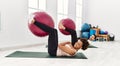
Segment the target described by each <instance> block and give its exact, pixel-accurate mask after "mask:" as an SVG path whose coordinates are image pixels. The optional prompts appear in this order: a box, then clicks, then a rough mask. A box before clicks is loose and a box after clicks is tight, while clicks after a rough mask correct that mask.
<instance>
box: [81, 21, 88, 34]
mask: <svg viewBox="0 0 120 66" xmlns="http://www.w3.org/2000/svg"><path fill="white" fill-rule="evenodd" d="M89 30H90V25H89V24H88V23H83V25H82V27H81V31H82V32H86V31H87V32H88V31H89Z"/></svg>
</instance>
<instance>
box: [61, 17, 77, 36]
mask: <svg viewBox="0 0 120 66" xmlns="http://www.w3.org/2000/svg"><path fill="white" fill-rule="evenodd" d="M60 22H61V23H62V24H63V26H64V27H66V28H69V29H73V30H75V29H76V27H75V23H74V21H73V20H72V19H70V18H66V19H62V20H61V21H60ZM59 30H60V32H61V33H63V34H64V35H70V33H69V32H67V31H65V30H63V29H59Z"/></svg>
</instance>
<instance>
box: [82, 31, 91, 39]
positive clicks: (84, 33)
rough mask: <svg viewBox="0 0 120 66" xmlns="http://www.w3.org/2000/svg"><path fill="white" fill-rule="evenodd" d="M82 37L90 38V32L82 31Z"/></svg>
mask: <svg viewBox="0 0 120 66" xmlns="http://www.w3.org/2000/svg"><path fill="white" fill-rule="evenodd" d="M81 37H82V38H87V39H89V37H90V33H89V32H82V34H81Z"/></svg>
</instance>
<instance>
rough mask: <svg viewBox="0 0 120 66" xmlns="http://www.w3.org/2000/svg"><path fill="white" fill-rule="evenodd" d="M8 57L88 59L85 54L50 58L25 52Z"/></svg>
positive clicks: (38, 53) (45, 55) (16, 52)
mask: <svg viewBox="0 0 120 66" xmlns="http://www.w3.org/2000/svg"><path fill="white" fill-rule="evenodd" d="M6 57H16V58H61V59H62V58H65V59H87V57H86V56H85V55H84V54H83V53H80V52H79V53H77V54H76V55H75V56H72V57H71V56H50V55H49V54H48V53H47V52H24V51H15V52H13V53H12V54H10V55H8V56H6Z"/></svg>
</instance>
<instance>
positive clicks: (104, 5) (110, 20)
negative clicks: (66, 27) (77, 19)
mask: <svg viewBox="0 0 120 66" xmlns="http://www.w3.org/2000/svg"><path fill="white" fill-rule="evenodd" d="M83 4H84V5H83V6H84V7H83V18H84V21H83V22H88V23H90V24H92V25H99V27H100V28H102V29H103V30H107V31H109V32H110V33H113V34H115V35H116V40H119V39H120V34H119V33H120V30H119V27H120V23H119V22H120V0H83Z"/></svg>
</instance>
